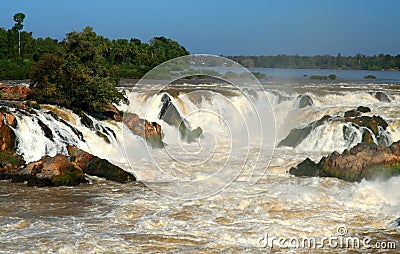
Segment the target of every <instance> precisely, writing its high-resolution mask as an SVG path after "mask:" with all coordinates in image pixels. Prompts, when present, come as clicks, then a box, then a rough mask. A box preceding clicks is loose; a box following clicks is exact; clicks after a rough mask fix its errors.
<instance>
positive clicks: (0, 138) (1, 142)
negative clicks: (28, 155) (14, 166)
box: [0, 112, 17, 151]
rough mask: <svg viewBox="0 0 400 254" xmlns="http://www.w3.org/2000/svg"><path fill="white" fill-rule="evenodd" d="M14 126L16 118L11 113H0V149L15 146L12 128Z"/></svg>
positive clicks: (10, 148) (8, 148) (9, 148)
mask: <svg viewBox="0 0 400 254" xmlns="http://www.w3.org/2000/svg"><path fill="white" fill-rule="evenodd" d="M16 126H17V120H16V119H15V117H14V116H13V115H12V114H11V113H9V112H3V113H0V150H2V151H4V150H12V149H14V148H15V147H16V146H17V141H16V136H15V133H14V130H13V128H15V127H16Z"/></svg>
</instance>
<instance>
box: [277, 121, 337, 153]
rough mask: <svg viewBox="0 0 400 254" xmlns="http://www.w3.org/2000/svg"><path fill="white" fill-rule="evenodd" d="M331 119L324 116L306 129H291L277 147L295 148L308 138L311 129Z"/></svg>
mask: <svg viewBox="0 0 400 254" xmlns="http://www.w3.org/2000/svg"><path fill="white" fill-rule="evenodd" d="M332 119H333V118H332V117H331V116H329V115H325V116H323V117H322V118H321V119H319V120H318V121H315V122H312V123H310V124H309V125H307V126H306V127H303V128H295V129H292V130H291V131H290V133H289V135H287V136H286V138H284V139H283V140H282V141H281V142H279V144H278V147H281V146H288V147H296V146H297V145H299V144H300V143H301V142H302V141H303V140H304V139H305V138H307V137H308V135H309V134H310V133H311V131H312V130H313V129H315V128H317V127H318V126H321V125H322V124H324V123H325V122H327V121H330V120H332Z"/></svg>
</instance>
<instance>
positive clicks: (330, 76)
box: [328, 74, 337, 80]
mask: <svg viewBox="0 0 400 254" xmlns="http://www.w3.org/2000/svg"><path fill="white" fill-rule="evenodd" d="M328 79H331V80H335V79H337V76H336V74H330V75H329V76H328Z"/></svg>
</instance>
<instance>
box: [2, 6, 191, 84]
mask: <svg viewBox="0 0 400 254" xmlns="http://www.w3.org/2000/svg"><path fill="white" fill-rule="evenodd" d="M24 18H25V15H24V14H22V13H17V14H16V15H15V16H14V21H15V24H14V26H13V27H12V28H10V29H8V30H6V29H5V28H0V79H26V78H30V77H31V73H32V70H33V65H34V64H35V63H38V62H39V61H40V60H41V59H42V58H43V56H45V55H48V54H52V55H55V56H57V57H61V58H63V56H64V55H65V54H66V52H67V51H68V50H69V49H70V46H71V42H70V39H71V38H72V37H81V38H80V39H82V40H81V41H79V42H76V43H81V42H82V43H83V44H82V45H80V48H79V50H81V51H82V52H77V51H76V52H75V53H79V56H80V57H84V56H83V55H84V54H87V57H90V56H89V55H90V54H96V57H98V58H99V59H98V60H99V61H100V60H101V61H100V62H101V63H100V62H99V63H100V64H101V65H102V66H103V67H105V68H108V69H114V71H115V74H116V75H117V76H118V77H124V78H140V77H141V76H143V75H144V74H145V73H146V72H147V71H149V70H151V69H152V68H153V67H155V66H157V65H158V64H160V63H162V62H164V61H167V60H169V59H172V58H175V57H179V56H182V55H187V54H189V52H188V51H187V50H186V49H185V48H184V47H182V46H181V45H179V44H178V43H177V42H176V41H173V40H171V39H168V38H165V37H154V38H153V39H152V40H151V41H150V43H144V42H142V41H140V40H139V39H135V38H132V39H129V40H127V39H108V38H105V37H103V36H100V35H97V34H96V33H95V32H94V31H93V29H92V28H91V27H86V28H85V29H84V30H83V31H82V32H80V33H79V32H71V33H69V34H67V36H66V38H65V39H63V40H62V41H58V40H57V39H52V38H49V37H48V38H34V37H33V33H32V32H26V31H22V29H23V21H24ZM100 58H101V59H100Z"/></svg>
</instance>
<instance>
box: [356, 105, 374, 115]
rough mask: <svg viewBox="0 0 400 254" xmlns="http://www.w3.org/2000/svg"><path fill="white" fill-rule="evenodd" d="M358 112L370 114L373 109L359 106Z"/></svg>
mask: <svg viewBox="0 0 400 254" xmlns="http://www.w3.org/2000/svg"><path fill="white" fill-rule="evenodd" d="M357 111H358V112H361V113H368V112H371V109H370V108H369V107H364V106H359V107H358V108H357Z"/></svg>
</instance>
